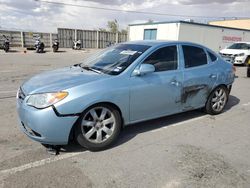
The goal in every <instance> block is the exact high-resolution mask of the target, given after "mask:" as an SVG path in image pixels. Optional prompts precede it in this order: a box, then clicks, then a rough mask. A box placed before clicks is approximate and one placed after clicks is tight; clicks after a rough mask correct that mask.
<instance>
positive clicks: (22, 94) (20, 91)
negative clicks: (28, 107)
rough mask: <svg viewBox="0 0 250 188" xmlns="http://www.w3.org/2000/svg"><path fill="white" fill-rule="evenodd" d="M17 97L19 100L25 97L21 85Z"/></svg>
mask: <svg viewBox="0 0 250 188" xmlns="http://www.w3.org/2000/svg"><path fill="white" fill-rule="evenodd" d="M17 98H18V99H20V100H21V101H23V100H24V99H25V94H24V92H23V90H22V88H21V87H20V88H19V90H18V94H17Z"/></svg>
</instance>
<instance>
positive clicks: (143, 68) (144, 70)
mask: <svg viewBox="0 0 250 188" xmlns="http://www.w3.org/2000/svg"><path fill="white" fill-rule="evenodd" d="M152 72H155V67H154V65H151V64H141V65H140V67H139V69H136V70H134V75H136V76H142V75H144V74H149V73H152Z"/></svg>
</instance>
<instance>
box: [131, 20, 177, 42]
mask: <svg viewBox="0 0 250 188" xmlns="http://www.w3.org/2000/svg"><path fill="white" fill-rule="evenodd" d="M144 29H157V35H156V39H157V40H178V33H179V23H169V24H152V25H135V26H129V41H134V40H143V35H144Z"/></svg>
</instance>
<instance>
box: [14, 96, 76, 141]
mask: <svg viewBox="0 0 250 188" xmlns="http://www.w3.org/2000/svg"><path fill="white" fill-rule="evenodd" d="M17 112H18V116H19V123H20V128H21V130H22V131H23V132H24V133H25V134H26V135H27V136H28V137H29V138H31V139H33V140H35V141H38V142H40V143H43V144H51V145H66V144H67V143H68V140H69V135H70V131H71V128H72V127H73V125H74V123H75V122H76V120H77V118H78V116H73V115H72V116H63V117H62V116H58V115H57V114H56V113H55V111H54V110H53V108H52V107H48V108H45V109H36V108H34V107H31V106H27V105H26V103H25V100H24V101H22V100H20V99H19V98H18V99H17Z"/></svg>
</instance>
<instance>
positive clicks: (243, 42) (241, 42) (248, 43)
mask: <svg viewBox="0 0 250 188" xmlns="http://www.w3.org/2000/svg"><path fill="white" fill-rule="evenodd" d="M237 43H240V44H242V43H243V44H244V43H245V44H250V42H245V41H239V42H235V43H234V44H237Z"/></svg>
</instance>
